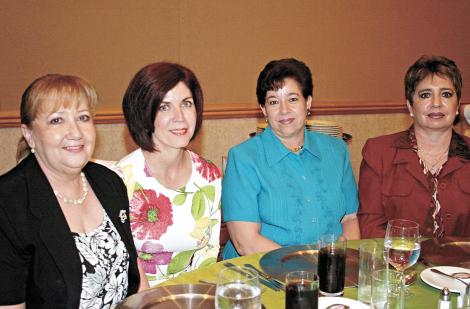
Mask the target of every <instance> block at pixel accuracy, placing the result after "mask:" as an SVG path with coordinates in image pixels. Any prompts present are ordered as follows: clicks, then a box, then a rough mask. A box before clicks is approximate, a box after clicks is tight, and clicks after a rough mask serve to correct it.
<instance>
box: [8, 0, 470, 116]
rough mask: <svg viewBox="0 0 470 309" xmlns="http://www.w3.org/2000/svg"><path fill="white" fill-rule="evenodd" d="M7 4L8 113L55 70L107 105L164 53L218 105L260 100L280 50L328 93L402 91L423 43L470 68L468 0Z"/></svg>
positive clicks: (373, 96)
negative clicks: (258, 90)
mask: <svg viewBox="0 0 470 309" xmlns="http://www.w3.org/2000/svg"><path fill="white" fill-rule="evenodd" d="M0 4H1V5H0V29H1V30H0V42H1V46H2V48H0V67H1V68H2V69H1V70H0V114H1V112H2V111H9V110H17V108H18V104H19V98H20V95H21V93H22V91H23V90H24V88H25V87H26V85H27V84H28V83H29V82H31V81H32V80H33V79H34V78H35V77H37V76H39V75H42V74H45V73H48V72H59V73H70V74H78V75H82V76H84V77H86V78H88V79H89V80H90V81H91V82H92V83H93V84H94V85H96V87H97V89H98V92H99V93H100V95H101V99H102V104H101V108H107V107H119V106H120V102H121V99H122V95H123V92H124V91H125V89H126V86H127V84H128V82H129V80H130V78H131V77H132V76H133V75H134V74H135V72H136V71H137V70H138V69H140V68H141V67H142V66H144V65H146V64H148V63H150V62H154V61H158V60H171V61H179V62H181V63H183V64H186V65H187V66H189V67H190V68H192V69H193V70H194V71H195V72H196V74H197V75H198V76H199V78H200V80H201V83H202V85H203V88H204V91H205V95H206V99H207V102H210V103H247V102H254V101H255V94H254V88H255V82H256V78H257V75H258V73H259V71H260V69H261V68H262V67H263V66H264V65H265V64H266V62H267V61H268V60H271V59H277V58H281V57H291V56H293V57H298V58H300V59H303V60H304V61H305V62H306V63H307V64H308V65H309V66H310V67H311V69H312V71H313V74H314V79H315V85H316V86H315V99H317V100H322V101H329V100H333V101H350V100H356V101H357V100H366V101H367V100H378V101H384V100H401V99H402V98H403V90H402V88H403V87H402V79H403V75H404V72H405V71H406V69H407V67H408V66H409V65H410V64H411V63H412V62H413V61H414V60H415V59H416V58H417V57H418V56H419V55H421V54H423V53H432V54H444V55H447V56H449V57H451V58H454V59H455V60H456V61H457V63H458V64H459V66H460V67H461V69H462V71H463V75H464V78H468V76H470V57H468V55H469V54H470V40H469V38H470V23H469V22H468V17H469V16H470V1H467V0H454V1H440V0H413V1H409V0H393V1H392V0H383V1H376V0H361V1H352V0H316V1H311V0H276V1H273V0H255V1H253V0H240V1H228V0H158V1H155V0H139V1H130V0H122V1H115V0H99V1H95V0H82V1H63V0H44V1H27V0H17V1H7V0H1V1H0ZM469 90H470V83H466V86H465V89H464V97H465V96H466V97H467V98H468V97H469V95H470V91H469Z"/></svg>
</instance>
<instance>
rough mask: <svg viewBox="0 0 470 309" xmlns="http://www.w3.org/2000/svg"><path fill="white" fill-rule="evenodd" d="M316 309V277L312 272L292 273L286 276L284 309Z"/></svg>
mask: <svg viewBox="0 0 470 309" xmlns="http://www.w3.org/2000/svg"><path fill="white" fill-rule="evenodd" d="M317 308H318V276H317V274H315V273H314V272H312V271H305V270H300V271H292V272H289V273H288V274H287V275H286V309H317Z"/></svg>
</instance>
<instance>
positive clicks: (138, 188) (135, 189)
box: [134, 182, 144, 192]
mask: <svg viewBox="0 0 470 309" xmlns="http://www.w3.org/2000/svg"><path fill="white" fill-rule="evenodd" d="M143 189H144V187H142V186H141V185H140V183H138V182H136V183H135V184H134V192H135V191H139V190H143Z"/></svg>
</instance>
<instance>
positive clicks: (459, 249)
mask: <svg viewBox="0 0 470 309" xmlns="http://www.w3.org/2000/svg"><path fill="white" fill-rule="evenodd" d="M421 259H422V260H424V261H425V262H426V263H428V264H431V265H435V266H440V265H446V266H457V267H464V268H470V238H468V237H467V238H463V237H443V238H431V239H427V240H425V241H423V242H421Z"/></svg>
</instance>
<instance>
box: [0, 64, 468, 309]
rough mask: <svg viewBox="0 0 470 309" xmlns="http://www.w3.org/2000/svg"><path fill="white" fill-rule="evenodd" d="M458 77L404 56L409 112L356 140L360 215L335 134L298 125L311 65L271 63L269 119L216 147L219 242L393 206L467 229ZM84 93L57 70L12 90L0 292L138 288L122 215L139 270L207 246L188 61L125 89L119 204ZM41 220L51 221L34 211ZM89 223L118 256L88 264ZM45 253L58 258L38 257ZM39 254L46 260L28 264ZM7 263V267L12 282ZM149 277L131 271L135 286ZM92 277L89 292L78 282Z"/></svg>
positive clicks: (302, 235)
mask: <svg viewBox="0 0 470 309" xmlns="http://www.w3.org/2000/svg"><path fill="white" fill-rule="evenodd" d="M461 89H462V78H461V74H460V71H459V69H458V68H457V66H456V65H455V63H454V62H453V61H452V60H450V59H447V58H445V57H426V56H424V57H421V58H420V59H418V60H417V61H416V62H415V63H414V64H413V65H412V66H411V67H410V68H409V70H408V72H407V74H406V76H405V92H406V99H407V106H408V109H409V111H410V116H411V117H412V118H413V121H414V122H413V125H412V126H411V127H410V128H409V129H408V130H406V131H404V132H399V133H395V134H392V135H387V136H382V137H377V138H372V139H369V140H368V141H367V142H366V144H365V146H364V149H363V161H362V164H361V170H360V181H359V199H360V208H359V212H358V218H359V221H358V218H356V213H355V212H356V210H357V208H358V201H357V190H356V183H355V180H354V176H353V173H352V169H351V165H350V161H349V154H348V151H347V148H346V146H345V144H344V142H342V141H341V140H338V139H335V138H333V137H329V136H326V135H322V134H318V133H313V132H307V131H306V129H305V125H304V123H305V118H306V116H307V114H308V113H309V109H310V107H311V104H312V95H313V82H312V76H311V73H310V70H309V68H308V67H307V66H306V65H305V64H304V63H303V62H300V61H298V60H295V59H282V60H276V61H271V62H270V63H268V64H267V65H266V67H265V68H264V69H263V71H262V72H261V73H260V75H259V78H258V84H257V90H256V93H257V98H258V103H259V104H260V107H261V110H262V112H263V114H264V115H265V117H266V121H267V122H268V123H269V126H268V128H267V129H266V130H265V131H264V132H263V133H262V134H260V135H258V136H256V137H254V138H252V139H249V140H247V141H245V142H244V143H242V144H240V145H237V146H235V147H233V148H232V149H231V150H230V152H229V155H228V164H227V169H226V171H225V177H224V180H223V183H224V186H223V195H222V199H223V204H222V206H223V213H224V219H225V221H227V226H228V230H229V232H230V236H231V241H229V242H228V244H227V245H226V246H225V249H224V252H223V257H224V258H225V259H227V258H232V257H236V256H239V255H247V254H251V253H255V252H262V251H269V250H273V249H276V248H279V247H280V246H287V245H293V244H306V243H314V242H316V241H317V239H318V238H319V237H320V236H321V235H323V234H336V235H340V236H341V237H343V238H346V239H358V238H359V237H360V235H362V236H363V238H371V237H383V236H384V233H385V227H386V224H387V221H388V220H389V219H392V218H408V219H411V220H415V221H417V222H418V223H419V224H420V226H421V228H420V229H421V231H422V233H423V235H425V236H434V237H443V236H470V225H469V224H467V223H468V222H470V209H469V207H470V206H469V205H470V149H469V145H470V138H468V137H465V136H461V135H459V134H457V133H455V132H454V131H453V130H452V124H453V122H454V119H455V117H456V115H457V114H458V111H459V104H460V98H461ZM96 101H97V99H96V93H95V92H94V89H93V88H92V87H91V86H90V85H89V84H88V83H87V82H85V81H83V80H82V79H80V78H77V77H71V76H61V75H47V76H45V77H42V78H40V79H38V80H36V81H35V82H33V83H32V84H31V85H30V87H28V89H27V90H26V91H25V94H24V95H23V102H22V105H21V115H22V118H21V120H22V121H21V122H22V132H23V135H24V138H25V140H26V142H27V143H28V145H29V146H28V147H26V150H28V149H30V150H31V152H32V154H29V155H28V154H26V158H25V159H24V160H23V161H22V162H21V163H20V164H19V165H18V166H17V167H15V168H14V169H13V170H12V171H11V172H9V173H8V174H6V175H4V176H2V177H1V178H0V188H1V190H2V191H1V195H0V196H1V198H0V244H1V247H2V250H1V253H0V265H2V267H1V268H2V275H1V276H0V282H3V284H0V296H1V297H0V299H1V300H2V301H1V302H0V304H5V305H8V304H19V305H18V308H22V307H24V306H25V304H26V305H32V306H36V305H38V304H39V303H42V304H43V305H44V306H45V307H47V306H49V305H50V306H54V304H58V303H68V304H70V305H71V306H73V307H75V306H76V305H77V304H79V303H81V304H85V303H87V302H96V301H98V302H101V306H102V307H109V306H112V305H114V304H116V303H117V302H119V301H120V300H122V298H124V297H125V296H126V295H129V294H132V293H134V292H136V291H137V288H138V285H139V275H138V273H137V267H136V266H137V263H136V254H135V247H134V245H133V244H132V242H129V235H130V234H129V231H130V230H129V220H127V219H130V227H131V228H132V234H133V236H134V242H135V245H136V247H137V252H138V257H139V265H140V267H141V275H142V277H143V278H145V276H146V277H147V279H148V281H149V282H150V285H154V284H156V283H158V282H160V281H162V280H165V279H167V278H171V277H174V276H176V275H178V274H179V273H181V272H183V271H189V270H192V269H194V268H196V267H199V266H202V265H208V264H211V263H214V262H215V261H216V257H217V253H218V250H219V246H218V243H219V241H218V237H219V229H220V199H221V179H220V172H219V170H218V169H217V167H216V166H215V165H214V164H212V163H210V162H208V161H206V160H205V159H203V158H202V157H200V156H199V155H197V154H195V153H193V152H191V151H189V150H187V149H186V147H187V145H188V143H189V142H190V141H191V140H192V139H194V137H195V136H196V134H197V132H198V130H199V128H200V126H201V122H202V110H203V96H202V90H201V88H200V86H199V83H198V81H197V79H196V77H195V75H194V74H193V72H191V71H190V70H189V69H187V68H185V67H184V66H181V65H178V64H174V63H167V62H160V63H154V64H151V65H148V66H146V67H144V68H143V69H141V70H140V71H139V72H138V73H137V74H136V75H135V77H134V78H133V79H132V81H131V83H130V85H129V87H128V89H127V91H126V94H125V96H124V100H123V110H124V115H125V118H126V122H127V125H128V127H129V131H130V133H131V136H132V138H133V139H134V141H135V142H136V143H137V145H138V146H139V147H140V148H139V149H137V150H136V151H134V152H132V153H131V154H129V155H127V156H126V157H124V158H123V159H121V160H120V161H119V162H117V163H116V164H115V166H113V168H114V169H115V170H116V171H117V172H118V173H119V174H120V175H121V176H122V178H123V179H124V182H125V184H126V186H127V195H128V197H129V199H130V214H129V216H128V214H127V202H126V198H125V194H124V192H125V191H124V187H123V186H122V183H121V182H120V181H119V179H115V177H114V176H113V174H112V173H109V171H107V169H105V168H102V167H99V166H98V165H96V164H93V163H88V160H89V158H90V156H91V154H92V152H93V148H94V141H95V131H94V126H93V122H92V111H93V108H94V105H95V104H96ZM29 187H33V188H36V189H37V188H43V190H40V191H37V190H36V191H34V192H33V191H29V190H28V188H29ZM11 189H13V190H11ZM110 194H112V195H113V196H110ZM54 195H55V197H54ZM70 197H79V198H77V199H74V198H70ZM39 200H40V201H41V207H39V204H38V203H37V201H39ZM12 205H15V209H13V208H11V206H12ZM22 205H23V206H22ZM26 205H31V209H29V208H28V209H27V207H26ZM35 205H36V206H35ZM84 206H87V207H86V208H84ZM35 207H39V208H38V209H37V210H35ZM118 212H119V213H118ZM11 214H16V215H15V216H12V215H11ZM42 214H47V215H48V218H45V217H44V216H43V215H42ZM44 220H46V221H47V222H48V225H44V224H40V222H42V221H44ZM44 222H45V221H44ZM359 223H360V224H359ZM97 226H98V228H96V227H97ZM46 227H47V228H46ZM359 227H360V232H361V233H359ZM42 229H43V230H42ZM97 229H99V230H100V233H101V232H103V233H104V235H105V236H106V242H112V243H114V245H113V247H115V250H114V251H113V252H114V253H112V254H111V253H110V252H108V251H109V250H108V251H107V250H106V249H105V248H108V247H109V244H105V243H100V242H99V243H97V247H93V248H94V249H93V250H92V251H94V252H95V254H100V256H99V257H98V259H99V260H100V261H112V263H113V264H114V265H117V267H113V268H112V269H109V265H108V264H106V263H104V264H102V263H98V264H96V263H95V264H96V265H95V264H93V263H92V262H91V260H90V257H89V256H88V255H87V254H86V252H89V251H90V248H88V247H86V246H85V243H86V241H87V240H86V239H87V238H88V237H93V236H90V235H91V234H90V233H95V230H97ZM40 231H41V232H40ZM67 231H72V232H73V234H71V235H72V237H70V235H69V234H68V233H67ZM47 233H49V234H50V235H52V234H51V233H53V234H54V239H55V241H56V242H60V244H61V246H62V247H61V248H62V249H61V250H60V252H59V251H57V248H56V245H55V244H53V243H52V242H51V239H49V238H47V237H46V238H44V237H45V236H44V235H46V234H47ZM31 246H32V247H34V248H35V250H33V251H29V249H28V248H29V247H31ZM64 248H65V250H63V249H64ZM97 248H98V249H97ZM46 255H47V256H48V257H54V260H56V262H51V263H47V265H46V264H41V263H43V262H38V261H40V260H41V261H42V260H43V257H44V256H46ZM12 257H14V258H13V259H12ZM13 260H14V261H15V263H13V262H12V261H13ZM61 261H62V262H61ZM36 263H39V264H38V265H36ZM61 263H62V264H63V265H62V264H61ZM61 265H62V266H61ZM80 265H82V267H81V270H80ZM36 266H39V268H36ZM64 266H66V267H65V268H64ZM91 266H93V267H91ZM44 270H47V276H44V277H38V276H35V274H37V272H38V271H44ZM98 271H105V272H106V273H107V275H106V276H105V277H103V279H104V280H108V279H109V278H110V277H113V276H114V277H116V278H118V279H117V280H118V281H119V282H118V286H116V287H115V289H114V290H113V289H108V288H104V289H102V290H100V291H89V290H87V289H86V288H83V289H80V286H81V285H82V286H83V285H87V282H88V281H89V280H92V279H90V278H91V277H92V276H93V274H94V273H96V272H98ZM110 271H111V272H110ZM28 272H29V273H28ZM28 274H29V275H28ZM12 276H14V277H15V278H16V279H17V280H15V281H14V282H11V281H10V279H9V278H11V277H12ZM58 276H64V277H65V278H66V280H65V281H64V282H62V281H60V280H55V279H54V278H56V277H58ZM80 280H81V281H80ZM147 284H148V283H147V281H145V280H143V281H142V283H141V288H142V287H146V286H147ZM20 286H22V287H25V288H20ZM72 288H73V291H72ZM75 288H77V289H75ZM50 291H54V293H53V294H54V295H52V294H51V293H50ZM66 291H72V293H67V292H66ZM77 291H81V294H80V293H78V292H77ZM91 292H93V293H94V295H95V294H96V295H97V296H95V297H93V298H90V297H88V296H87V295H88V294H87V293H91ZM109 293H115V295H114V296H113V297H109Z"/></svg>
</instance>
